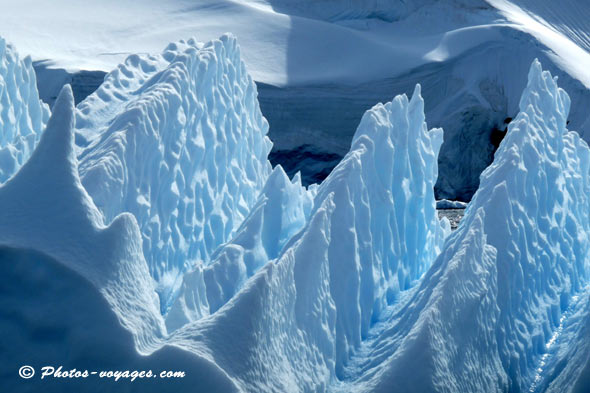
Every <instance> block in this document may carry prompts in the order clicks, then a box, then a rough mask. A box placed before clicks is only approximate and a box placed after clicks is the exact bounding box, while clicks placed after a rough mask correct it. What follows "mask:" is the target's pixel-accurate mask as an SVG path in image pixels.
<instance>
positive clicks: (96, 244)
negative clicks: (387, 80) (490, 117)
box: [0, 35, 590, 392]
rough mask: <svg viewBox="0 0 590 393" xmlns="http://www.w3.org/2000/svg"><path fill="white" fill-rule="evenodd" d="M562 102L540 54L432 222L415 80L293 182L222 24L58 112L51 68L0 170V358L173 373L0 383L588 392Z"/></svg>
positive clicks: (7, 374) (578, 155) (67, 100)
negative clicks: (24, 143) (24, 138)
mask: <svg viewBox="0 0 590 393" xmlns="http://www.w3.org/2000/svg"><path fill="white" fill-rule="evenodd" d="M25 64H26V61H25ZM10 72H13V71H10ZM8 78H11V76H10V75H9V76H8ZM37 102H38V99H37V100H36V101H33V104H36V103H37ZM29 105H31V103H29ZM570 106H571V102H570V98H569V96H568V95H567V94H566V92H565V91H564V90H562V89H560V88H559V87H558V85H557V80H556V79H555V78H553V77H552V76H551V74H550V73H549V72H547V71H543V69H542V66H541V64H540V62H538V61H535V62H534V63H533V64H532V66H531V68H530V71H529V74H528V81H527V86H526V88H525V89H524V92H523V93H522V97H521V99H520V105H519V107H520V113H519V114H518V115H517V116H516V117H515V119H514V120H513V121H512V122H511V123H510V125H509V126H508V131H507V134H506V137H505V138H504V140H503V141H502V142H501V144H500V146H499V148H498V150H497V152H496V154H495V156H494V162H493V163H492V165H491V166H489V167H488V168H487V169H486V170H485V171H484V172H483V174H482V176H481V182H480V188H479V189H478V191H477V192H476V194H475V196H474V198H473V200H472V201H471V202H470V203H469V204H468V206H467V209H466V212H465V217H464V219H463V220H462V222H461V224H460V226H459V228H458V229H457V230H456V231H455V232H453V233H451V231H450V224H449V222H448V221H447V220H446V219H442V220H440V219H439V218H438V215H437V212H436V204H437V201H436V200H435V196H434V187H435V184H436V182H437V178H438V154H439V152H440V149H441V145H442V143H443V131H442V129H440V128H432V129H429V128H428V125H427V123H426V117H425V102H424V99H423V97H422V91H421V87H420V85H416V87H415V88H414V92H413V94H412V96H411V98H408V97H407V96H406V95H399V96H396V97H395V98H394V99H393V100H391V101H390V102H386V103H385V104H377V105H375V106H374V107H372V108H371V109H370V110H368V111H367V112H366V113H365V114H364V116H363V117H362V120H361V122H360V124H359V126H358V128H357V131H356V133H355V135H354V138H353V141H352V145H351V147H350V151H349V152H348V153H347V154H346V156H345V157H344V158H343V160H342V161H341V162H340V163H339V164H338V165H337V167H336V168H335V169H334V170H333V171H332V173H330V175H329V176H328V178H327V179H326V180H325V181H323V182H322V183H321V184H319V185H314V186H311V187H304V186H303V185H302V182H301V177H300V175H296V176H295V177H294V178H292V179H290V178H289V177H288V176H287V175H286V173H285V171H284V170H283V168H281V167H280V166H277V167H275V168H271V165H270V163H269V162H268V153H269V150H270V147H271V143H270V140H269V139H268V137H267V131H268V124H267V122H266V121H265V120H264V118H263V116H262V115H261V113H260V110H259V106H258V103H257V98H256V86H255V85H254V84H253V82H252V79H251V77H249V75H248V73H247V70H246V67H245V65H244V63H243V62H242V61H241V57H240V50H239V47H238V45H237V42H236V39H235V38H234V37H233V36H231V35H224V36H222V37H221V38H220V39H219V40H214V41H212V42H209V43H206V44H201V43H197V42H196V41H195V40H189V41H186V42H185V41H181V42H178V43H175V44H171V45H169V46H168V47H167V48H166V49H165V50H164V52H162V53H161V54H159V55H141V56H139V55H132V56H130V57H129V58H128V59H127V60H126V61H125V63H123V64H121V65H120V66H119V67H117V69H115V70H114V71H113V72H112V73H110V74H109V75H108V76H107V77H106V78H105V82H104V84H103V86H102V87H101V88H100V89H99V90H98V91H97V92H96V93H94V94H93V95H91V96H89V97H88V98H87V99H86V100H85V101H83V102H82V103H80V104H79V105H78V107H77V108H75V107H74V98H73V94H72V91H71V88H70V87H69V86H66V87H64V88H63V89H62V91H61V93H60V94H59V96H58V98H57V100H56V102H55V105H54V107H53V109H52V111H51V117H50V118H48V120H47V122H46V123H47V125H46V127H45V130H42V131H41V132H39V138H38V139H39V140H38V143H37V146H36V147H35V149H34V150H33V151H32V154H30V158H28V160H23V162H22V167H21V168H20V169H19V170H18V171H17V172H16V173H15V174H14V175H13V176H12V177H10V178H9V179H8V180H7V181H6V182H5V183H4V184H2V185H0V206H2V215H0V260H2V262H3V263H2V264H1V269H2V272H1V274H0V281H1V282H2V284H1V285H0V287H1V288H2V294H1V296H0V304H2V312H3V318H1V319H0V328H1V329H2V331H3V332H8V333H5V334H4V335H2V337H1V340H0V348H1V349H2V350H1V351H0V360H1V361H2V364H9V365H15V366H16V365H17V364H18V366H17V367H16V368H15V370H16V369H18V367H20V365H22V364H27V363H30V364H32V365H33V366H34V367H36V368H37V369H38V368H39V367H40V366H41V365H44V364H46V363H55V362H57V363H59V362H61V363H62V364H64V367H71V368H73V367H78V368H83V367H87V368H93V367H94V368H99V369H100V368H104V367H111V368H114V369H117V368H120V369H132V368H137V369H149V368H151V369H154V370H162V369H166V368H167V369H172V368H175V369H177V370H184V371H185V372H186V378H184V379H180V380H176V381H165V380H154V381H146V380H143V381H138V382H130V381H120V382H118V383H113V382H110V381H109V382H104V381H98V382H97V381H90V380H88V381H83V382H81V381H79V380H68V381H59V380H51V381H41V380H40V379H39V378H38V377H35V378H34V379H31V380H29V381H23V380H22V379H18V376H17V373H16V372H13V371H14V370H8V371H2V380H3V385H5V386H7V389H9V390H10V391H21V390H23V389H24V390H25V391H27V390H28V391H35V390H40V389H43V390H44V391H49V392H61V391H64V390H76V391H86V390H90V391H94V390H96V389H106V390H108V391H142V392H144V391H145V392H151V391H153V392H161V391H166V390H175V391H203V392H205V391H207V392H208V391H220V392H258V391H277V392H279V391H280V392H301V391H318V392H322V391H323V392H386V391H387V392H391V391H394V392H397V391H399V392H406V391H416V392H456V391H473V392H494V391H498V392H504V391H510V392H520V391H531V392H557V391H559V392H563V391H565V392H584V391H587V390H588V388H589V382H588V381H589V379H590V355H589V352H588V349H589V347H588V342H590V341H589V340H588V339H589V338H590V330H589V326H590V325H589V321H590V308H588V305H589V303H588V302H589V301H590V286H589V284H590V148H589V147H588V145H587V144H586V142H584V141H583V140H582V139H581V138H580V137H579V135H578V134H577V133H576V132H573V131H569V130H568V129H567V120H568V116H569V111H570ZM3 108H4V107H3ZM46 113H47V115H49V111H47V112H46ZM23 348H24V350H23ZM64 348H67V349H68V350H64ZM33 354H34V356H33ZM15 362H16V363H15ZM13 368H14V367H13ZM26 383H28V385H24V384H26Z"/></svg>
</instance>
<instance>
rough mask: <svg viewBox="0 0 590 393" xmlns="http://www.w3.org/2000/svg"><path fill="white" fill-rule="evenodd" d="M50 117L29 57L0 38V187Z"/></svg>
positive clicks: (14, 169)
mask: <svg viewBox="0 0 590 393" xmlns="http://www.w3.org/2000/svg"><path fill="white" fill-rule="evenodd" d="M48 118H49V108H48V107H47V105H45V104H43V103H42V102H41V101H40V100H39V93H38V92H37V80H36V77H35V71H34V70H33V67H32V64H31V58H30V57H28V56H27V57H25V58H24V60H21V59H20V58H19V56H18V53H17V52H16V50H15V49H14V48H13V47H12V46H11V45H10V44H7V43H6V41H4V39H2V37H0V184H2V183H4V182H5V181H6V180H8V178H9V177H10V176H12V175H13V174H15V173H16V172H17V171H18V169H19V168H20V167H21V166H22V165H23V164H24V163H25V162H26V161H27V159H28V158H29V156H30V155H31V153H32V152H33V150H34V149H35V146H36V145H37V142H39V137H40V135H41V132H42V131H43V129H44V128H45V124H46V123H47V120H48Z"/></svg>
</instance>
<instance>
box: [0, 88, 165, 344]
mask: <svg viewBox="0 0 590 393" xmlns="http://www.w3.org/2000/svg"><path fill="white" fill-rule="evenodd" d="M0 205H1V206H2V215H0V245H1V246H4V247H12V248H17V249H32V250H36V251H38V252H41V253H43V254H45V255H47V256H49V257H50V258H53V259H55V260H58V261H60V262H61V263H62V264H63V265H65V266H66V267H67V268H69V269H71V270H73V271H75V272H77V273H78V274H80V275H81V276H82V277H84V278H86V279H87V280H88V281H90V282H91V283H92V284H94V286H95V287H96V288H98V290H99V291H100V292H101V293H102V294H103V295H104V297H105V298H106V299H107V301H108V302H109V303H110V305H111V307H112V308H113V310H114V312H115V314H117V316H118V318H119V320H120V322H121V324H122V325H123V326H124V327H125V328H127V329H128V330H130V331H131V333H132V334H133V335H134V337H135V340H136V345H137V349H138V350H139V351H140V352H142V353H143V352H146V351H149V349H150V348H151V347H152V346H153V345H154V343H155V342H158V340H159V339H161V338H162V337H163V336H164V334H165V327H164V323H163V320H162V318H161V316H160V314H159V312H158V299H157V296H156V294H155V292H154V286H153V281H152V279H151V277H150V276H149V273H148V270H147V266H146V264H145V260H144V259H143V255H142V252H141V237H140V233H139V230H138V227H137V222H136V220H135V218H134V217H133V216H132V215H130V214H128V213H124V214H121V215H119V216H117V217H116V218H115V219H114V220H113V221H112V222H111V223H110V225H108V226H105V225H104V224H103V221H102V217H101V214H100V212H99V211H98V209H96V207H95V206H94V204H93V203H92V200H91V198H90V197H89V196H88V194H87V192H86V190H85V189H84V188H83V187H82V184H81V182H80V179H79V177H78V170H77V161H76V156H75V146H74V98H73V96H72V91H71V89H70V88H69V86H65V87H64V89H63V90H62V92H61V93H60V95H59V97H58V99H57V100H56V103H55V105H54V107H53V113H52V116H51V118H50V119H49V122H48V123H47V128H46V129H45V131H44V132H43V133H42V136H41V139H40V141H39V144H38V146H37V148H36V149H35V150H34V152H33V154H32V155H31V157H30V158H29V160H28V161H27V162H26V163H25V165H23V167H22V168H21V169H20V170H19V171H18V172H17V174H16V175H15V176H13V177H12V178H11V179H9V180H8V181H7V182H6V183H5V184H4V185H3V186H2V187H0ZM56 279H58V278H56Z"/></svg>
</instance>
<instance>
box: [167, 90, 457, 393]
mask: <svg viewBox="0 0 590 393" xmlns="http://www.w3.org/2000/svg"><path fill="white" fill-rule="evenodd" d="M441 143H442V130H440V129H434V130H431V131H428V130H427V128H426V123H425V122H424V110H423V100H422V97H421V96H420V90H419V88H417V89H416V92H415V93H414V95H413V97H412V100H411V101H409V100H408V99H407V97H405V96H399V97H396V98H395V99H394V100H393V101H392V102H390V103H387V104H385V105H382V104H379V105H377V106H375V107H374V108H373V109H371V110H370V111H368V112H367V113H366V114H365V116H364V118H363V121H362V122H361V124H360V125H359V129H358V131H357V134H356V136H355V142H354V143H353V146H352V148H351V151H350V153H349V154H348V155H347V156H346V157H345V159H344V160H343V161H342V163H341V164H340V165H339V166H338V167H337V168H336V169H335V171H334V172H333V173H332V174H331V175H330V176H329V178H328V179H327V180H326V181H325V182H324V183H322V185H321V186H320V187H319V189H318V190H317V195H316V197H315V199H314V207H313V210H312V213H311V215H310V218H309V221H308V224H307V225H306V226H305V227H304V229H303V230H302V231H301V232H300V233H299V234H297V235H296V236H295V237H293V238H292V239H291V240H290V241H289V242H288V243H287V245H286V246H285V247H284V249H283V252H282V253H281V255H280V256H279V257H278V259H277V260H275V261H271V262H270V263H267V264H266V265H265V266H264V267H263V268H261V269H260V270H259V271H258V272H257V273H256V274H255V275H254V276H253V277H252V279H250V280H249V281H247V282H246V284H245V285H244V287H243V288H242V289H241V290H240V291H239V292H238V293H237V295H235V296H234V297H233V298H232V299H231V300H230V301H229V302H228V303H226V304H225V305H224V306H223V307H221V308H220V309H219V310H218V311H217V312H216V313H214V314H213V315H212V316H211V317H209V318H205V319H202V320H198V321H196V322H192V323H189V324H186V325H184V326H182V327H181V328H179V329H178V330H176V331H175V332H174V333H173V335H172V337H171V340H173V341H174V342H177V343H179V345H181V346H185V347H188V348H190V347H192V346H195V345H196V342H199V341H202V342H205V343H207V344H208V345H209V346H210V348H215V351H214V356H215V359H216V362H218V364H219V365H220V367H222V368H223V369H224V370H226V372H227V373H228V374H229V375H230V376H231V377H232V378H234V379H235V381H236V383H237V384H239V385H240V386H242V387H243V388H244V389H245V390H247V391H285V392H295V391H326V390H328V388H329V386H330V384H331V383H332V381H334V380H335V379H336V378H340V377H341V376H342V370H343V367H344V365H345V363H346V362H347V360H348V359H349V358H350V356H351V355H352V354H353V353H354V352H355V351H356V350H357V349H359V348H360V346H361V342H362V341H363V339H365V338H367V336H368V334H369V330H370V328H371V326H372V324H373V323H375V322H376V321H378V320H379V319H380V317H381V312H382V310H383V309H385V307H387V305H388V304H390V303H393V302H395V301H396V299H397V297H398V296H399V295H400V292H401V291H404V290H406V289H409V288H411V287H412V285H414V284H415V283H416V282H417V280H418V279H419V278H420V276H421V275H422V274H423V273H424V272H425V271H426V270H427V269H428V267H429V265H430V263H431V262H432V260H433V259H434V258H435V256H436V255H437V253H438V251H439V250H440V248H441V247H442V244H443V241H444V236H445V234H446V233H447V231H448V226H445V227H443V226H442V225H441V223H440V222H439V220H438V218H437V216H436V210H435V199H434V193H433V186H434V182H435V181H436V175H437V173H436V162H437V161H436V158H437V153H438V149H439V148H440V144H441ZM233 251H235V249H232V252H233ZM186 304H188V302H187V303H186ZM245 327H247V328H245ZM238 358H239V359H240V360H239V362H235V361H234V360H235V359H238Z"/></svg>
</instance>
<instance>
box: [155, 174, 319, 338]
mask: <svg viewBox="0 0 590 393" xmlns="http://www.w3.org/2000/svg"><path fill="white" fill-rule="evenodd" d="M314 195H315V189H314V188H312V189H311V190H309V191H308V190H307V189H305V188H304V187H303V186H302V185H301V178H300V177H299V176H296V177H295V178H294V179H293V180H292V181H290V180H289V178H288V177H287V175H286V174H285V172H284V171H283V169H282V168H281V167H280V166H277V167H276V168H275V169H274V170H273V172H272V173H271V175H270V176H269V178H268V181H267V182H266V184H265V186H264V188H263V190H262V192H261V194H260V196H259V198H258V202H257V203H256V205H254V207H253V208H252V210H251V212H250V214H249V215H248V217H247V218H246V219H245V220H244V222H243V223H242V225H241V226H240V228H239V229H238V230H237V231H236V234H235V235H234V237H233V239H232V240H231V241H230V242H229V243H226V244H224V245H222V246H221V247H220V248H219V249H217V250H216V251H215V253H214V254H213V255H212V257H211V258H212V262H211V263H210V264H208V265H206V266H204V265H199V266H196V267H195V268H194V269H193V270H192V271H189V272H187V273H186V274H185V275H184V277H183V283H182V286H181V288H180V291H179V295H178V296H177V297H176V299H175V301H174V303H173V305H172V308H171V309H170V312H169V313H168V315H167V317H166V325H167V326H168V329H169V330H174V329H176V328H178V327H180V326H182V325H184V324H185V323H187V322H190V321H194V320H197V319H199V318H202V317H203V316H206V315H208V314H210V313H214V312H215V311H217V310H218V309H219V308H220V307H221V306H223V305H224V304H225V303H226V302H227V301H228V300H230V299H231V298H232V297H233V296H234V295H235V294H236V293H237V291H238V290H239V289H240V288H241V287H242V285H243V284H244V283H245V282H246V280H247V279H248V278H250V277H252V276H253V275H254V273H255V272H256V271H257V270H258V269H260V268H261V267H262V266H264V265H265V264H266V263H267V262H269V261H271V260H273V259H275V258H277V257H278V256H279V255H280V252H281V251H282V249H283V247H284V246H285V245H286V243H287V242H288V241H289V240H290V239H291V238H292V237H293V236H294V235H296V234H297V232H299V231H300V230H301V229H302V228H303V227H304V226H305V224H306V223H307V220H308V218H309V215H310V212H311V208H312V205H313V196H314Z"/></svg>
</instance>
